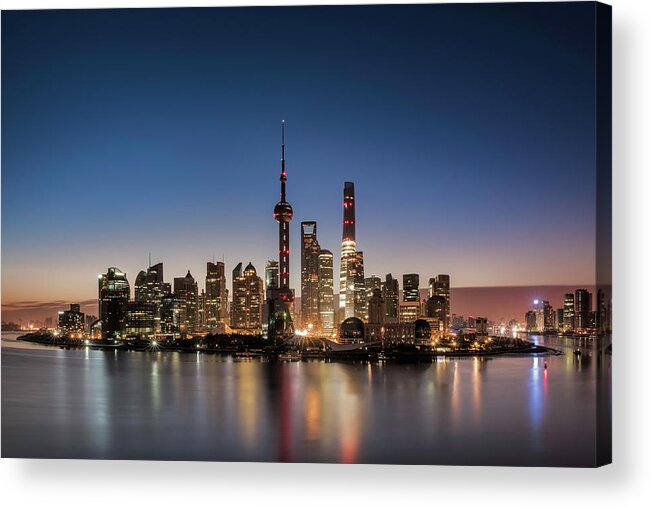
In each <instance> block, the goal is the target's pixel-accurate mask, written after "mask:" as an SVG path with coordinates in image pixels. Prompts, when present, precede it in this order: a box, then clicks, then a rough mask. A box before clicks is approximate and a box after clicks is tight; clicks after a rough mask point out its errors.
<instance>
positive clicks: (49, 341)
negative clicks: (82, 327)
mask: <svg viewBox="0 0 651 507" xmlns="http://www.w3.org/2000/svg"><path fill="white" fill-rule="evenodd" d="M16 339H17V340H19V341H25V342H29V343H35V344H39V345H45V346H49V347H57V348H60V349H84V348H88V349H97V350H123V351H133V352H185V353H195V354H196V353H200V354H221V355H229V356H233V357H235V358H236V359H240V360H245V359H253V358H263V359H266V360H279V361H307V360H325V361H366V362H374V361H395V362H430V361H434V360H436V359H437V358H439V357H441V358H446V357H450V358H464V357H494V356H523V355H561V354H562V352H561V351H559V350H556V349H554V348H551V347H547V346H542V345H536V344H535V343H533V342H530V341H528V340H520V339H508V340H505V339H501V340H500V341H499V342H494V344H492V345H489V346H488V348H485V349H481V350H480V349H476V348H440V347H439V348H434V347H431V346H426V345H421V346H415V345H406V344H398V345H386V346H384V345H381V344H369V345H367V346H360V348H359V349H356V350H352V351H345V352H342V351H336V350H330V349H328V348H327V347H325V346H320V347H314V346H312V347H302V348H301V347H296V346H291V345H283V346H276V347H274V346H264V347H259V348H254V347H250V346H248V345H247V344H246V343H242V342H239V343H238V344H237V345H235V346H219V345H216V344H215V342H214V341H210V340H205V339H198V338H193V339H185V340H176V341H174V342H157V341H154V340H130V341H117V342H116V341H113V340H84V339H74V338H62V337H58V336H55V335H53V334H51V333H42V332H37V333H29V334H26V335H22V336H19V337H17V338H16ZM235 342H237V340H235ZM316 342H317V343H319V341H318V340H317V341H316ZM258 345H259V344H258Z"/></svg>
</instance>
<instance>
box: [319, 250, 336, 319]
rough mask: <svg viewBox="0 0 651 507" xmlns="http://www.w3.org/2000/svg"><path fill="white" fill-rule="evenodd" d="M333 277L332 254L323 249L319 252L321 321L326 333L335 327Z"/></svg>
mask: <svg viewBox="0 0 651 507" xmlns="http://www.w3.org/2000/svg"><path fill="white" fill-rule="evenodd" d="M333 277H334V270H333V255H332V252H331V251H330V250H323V249H321V251H320V252H319V320H320V326H321V328H322V329H324V330H326V331H331V330H332V329H334V326H335V315H334V292H333V285H334V279H333Z"/></svg>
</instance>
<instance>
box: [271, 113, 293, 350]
mask: <svg viewBox="0 0 651 507" xmlns="http://www.w3.org/2000/svg"><path fill="white" fill-rule="evenodd" d="M281 139H282V141H281V145H282V148H281V161H280V201H279V202H278V203H277V204H276V206H275V207H274V219H275V220H276V222H278V257H279V262H278V268H279V272H278V278H279V285H278V289H274V290H272V291H271V294H269V296H270V297H269V298H268V299H267V308H268V316H269V324H268V333H269V337H270V338H271V339H272V340H273V341H274V342H276V341H277V340H278V339H281V340H282V339H285V338H289V337H291V336H293V335H294V324H293V322H292V316H291V312H290V309H291V308H292V306H293V302H294V293H293V292H292V290H291V289H290V288H289V222H291V220H292V217H293V215H294V210H293V209H292V207H291V205H290V204H289V203H288V202H287V200H286V199H287V195H286V189H285V186H286V183H287V173H286V171H285V122H284V121H283V122H282V134H281Z"/></svg>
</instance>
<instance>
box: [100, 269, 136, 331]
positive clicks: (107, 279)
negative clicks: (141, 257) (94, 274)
mask: <svg viewBox="0 0 651 507" xmlns="http://www.w3.org/2000/svg"><path fill="white" fill-rule="evenodd" d="M98 282H99V290H98V292H99V297H98V301H99V318H100V320H101V322H102V337H103V338H110V339H118V338H121V337H122V336H123V335H124V332H125V325H126V305H127V303H128V302H129V296H130V287H129V282H128V281H127V275H126V273H124V272H123V271H121V270H119V269H118V268H109V269H108V271H107V272H106V273H105V274H102V275H100V276H99V280H98Z"/></svg>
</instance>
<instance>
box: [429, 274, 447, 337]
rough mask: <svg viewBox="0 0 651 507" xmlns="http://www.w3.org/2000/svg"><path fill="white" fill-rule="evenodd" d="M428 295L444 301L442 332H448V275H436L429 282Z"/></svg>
mask: <svg viewBox="0 0 651 507" xmlns="http://www.w3.org/2000/svg"><path fill="white" fill-rule="evenodd" d="M429 295H430V297H431V296H440V297H442V298H444V299H445V319H444V320H443V321H442V322H443V332H444V333H447V332H448V331H449V330H450V324H451V322H450V275H443V274H441V275H437V276H436V278H430V280H429Z"/></svg>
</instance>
